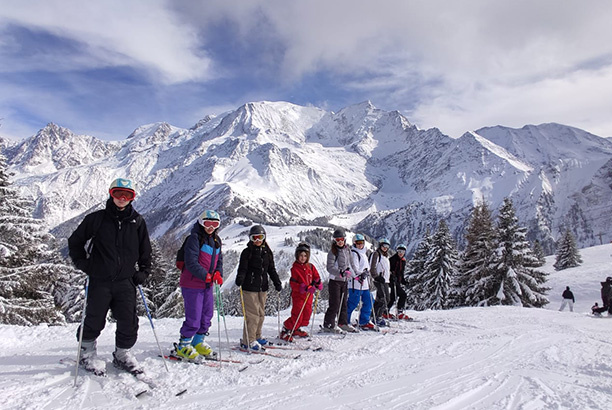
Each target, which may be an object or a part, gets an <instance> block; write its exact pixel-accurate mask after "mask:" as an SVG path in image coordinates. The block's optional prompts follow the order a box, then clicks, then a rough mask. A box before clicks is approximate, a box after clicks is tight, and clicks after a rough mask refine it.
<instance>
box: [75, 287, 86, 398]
mask: <svg viewBox="0 0 612 410" xmlns="http://www.w3.org/2000/svg"><path fill="white" fill-rule="evenodd" d="M88 294H89V275H87V279H86V280H85V299H84V300H83V314H82V315H81V327H80V328H79V350H77V360H76V368H75V369H74V387H76V385H77V378H78V377H79V362H80V361H81V346H82V344H83V327H85V313H86V312H87V295H88Z"/></svg>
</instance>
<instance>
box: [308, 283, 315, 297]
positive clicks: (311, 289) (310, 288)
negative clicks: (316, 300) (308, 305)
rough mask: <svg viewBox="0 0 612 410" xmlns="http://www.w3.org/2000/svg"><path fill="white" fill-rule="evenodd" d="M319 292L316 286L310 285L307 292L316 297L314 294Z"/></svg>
mask: <svg viewBox="0 0 612 410" xmlns="http://www.w3.org/2000/svg"><path fill="white" fill-rule="evenodd" d="M316 291H317V288H315V287H314V286H312V285H310V286H308V287H307V288H306V292H308V293H310V294H311V295H314V293H315V292H316Z"/></svg>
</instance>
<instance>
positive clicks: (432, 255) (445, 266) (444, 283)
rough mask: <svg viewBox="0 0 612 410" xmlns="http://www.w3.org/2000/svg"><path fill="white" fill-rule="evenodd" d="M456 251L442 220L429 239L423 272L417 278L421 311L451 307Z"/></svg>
mask: <svg viewBox="0 0 612 410" xmlns="http://www.w3.org/2000/svg"><path fill="white" fill-rule="evenodd" d="M457 260H458V255H457V249H456V248H455V243H454V241H453V238H452V236H451V234H450V231H449V229H448V225H447V224H446V222H444V221H443V220H442V221H440V224H439V225H438V230H437V231H436V233H435V234H434V235H433V236H432V238H431V243H430V249H429V253H428V255H427V260H426V261H425V264H424V266H423V272H422V273H421V275H420V276H419V277H418V282H420V283H421V284H422V287H423V291H424V295H423V296H424V297H423V300H422V301H421V306H420V307H421V309H448V308H450V307H452V295H453V286H454V285H455V281H456V279H457Z"/></svg>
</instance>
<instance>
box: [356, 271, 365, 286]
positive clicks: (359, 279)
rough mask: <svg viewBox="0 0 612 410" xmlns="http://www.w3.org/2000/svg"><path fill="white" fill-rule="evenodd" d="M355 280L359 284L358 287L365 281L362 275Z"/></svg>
mask: <svg viewBox="0 0 612 410" xmlns="http://www.w3.org/2000/svg"><path fill="white" fill-rule="evenodd" d="M355 279H357V282H359V284H360V285H363V281H364V280H365V276H364V275H363V273H362V274H361V275H359V276H357V277H356V278H355Z"/></svg>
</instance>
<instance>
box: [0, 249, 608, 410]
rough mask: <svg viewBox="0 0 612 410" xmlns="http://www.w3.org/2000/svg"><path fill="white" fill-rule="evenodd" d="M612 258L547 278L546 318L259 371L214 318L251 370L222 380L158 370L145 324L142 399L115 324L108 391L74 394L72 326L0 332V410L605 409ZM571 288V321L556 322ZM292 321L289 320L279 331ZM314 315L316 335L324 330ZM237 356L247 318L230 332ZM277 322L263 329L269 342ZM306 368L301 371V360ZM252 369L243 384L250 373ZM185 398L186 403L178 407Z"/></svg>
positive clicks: (389, 342)
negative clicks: (606, 286)
mask: <svg viewBox="0 0 612 410" xmlns="http://www.w3.org/2000/svg"><path fill="white" fill-rule="evenodd" d="M611 254H612V245H609V244H608V245H602V246H597V247H593V248H587V249H583V250H581V255H582V257H583V259H584V263H583V265H582V266H581V267H578V268H574V269H568V270H565V271H562V272H554V270H553V269H552V263H553V262H554V258H553V257H550V258H548V262H547V264H546V266H545V268H544V270H546V271H547V272H550V273H551V275H550V278H549V283H548V285H549V286H550V287H551V291H550V300H551V303H550V305H548V306H547V308H545V309H526V308H515V307H489V308H462V309H455V310H450V311H425V312H409V313H410V314H411V315H413V316H415V317H416V318H417V319H418V321H415V322H409V323H408V322H403V323H397V322H393V323H392V327H391V329H394V330H392V332H395V333H392V332H389V333H387V334H378V333H363V332H362V333H359V334H355V335H347V336H346V337H345V338H342V339H340V338H338V337H337V336H323V335H320V336H319V335H314V336H313V337H312V341H310V342H308V341H301V342H300V343H301V345H302V346H311V347H322V350H321V351H288V350H280V349H275V350H269V351H270V352H273V353H274V354H277V355H286V356H287V358H279V357H271V356H264V357H263V359H264V360H263V362H261V363H257V364H250V362H255V361H257V360H259V359H261V358H262V356H260V355H258V356H255V355H250V356H249V355H247V354H244V353H241V352H237V351H232V350H230V349H228V345H227V339H226V334H225V331H224V330H223V321H221V330H222V332H221V334H219V332H218V330H219V326H218V323H217V319H216V317H215V319H214V324H213V327H212V328H211V334H210V336H209V337H208V342H209V343H211V344H212V345H213V347H215V348H218V344H219V339H220V341H221V355H222V357H223V358H230V357H231V358H232V359H234V360H240V361H243V362H244V363H241V364H240V363H223V364H222V366H221V367H209V366H207V365H201V366H197V365H192V364H186V363H168V367H169V370H170V372H169V373H168V372H166V370H165V367H164V364H163V363H162V361H161V359H160V358H159V357H158V348H157V344H156V343H155V338H154V336H153V333H152V330H151V327H150V325H149V322H148V319H146V318H141V323H140V329H141V330H140V334H139V340H138V343H137V344H136V346H135V347H134V352H135V355H136V357H137V358H138V359H139V360H140V361H141V362H142V363H143V364H144V365H145V366H146V369H147V373H148V375H149V376H151V377H152V378H153V379H155V380H156V382H157V384H158V388H157V389H153V390H151V391H149V392H148V393H146V394H144V395H142V396H140V397H138V398H137V397H135V392H137V391H138V390H139V389H141V388H142V386H139V385H138V384H137V383H136V382H135V379H134V378H133V377H132V376H131V375H128V374H121V373H118V372H117V371H116V370H115V369H114V368H113V367H112V364H111V363H110V361H111V359H112V356H111V352H112V350H113V346H114V330H115V329H114V324H111V323H109V324H108V325H107V328H106V329H105V330H104V332H103V333H102V335H101V337H100V339H99V344H98V352H99V355H100V357H101V358H103V359H106V360H107V361H108V365H107V369H108V373H109V375H108V377H106V378H101V377H97V376H91V375H86V374H84V373H83V372H81V373H80V376H79V378H78V381H77V386H76V387H73V383H74V368H73V365H71V364H70V363H69V364H63V363H60V361H61V360H62V359H69V358H72V359H74V358H75V357H76V346H77V344H76V338H75V332H76V328H77V324H71V325H69V326H61V327H48V326H37V327H19V326H7V325H0V408H2V409H4V410H8V409H106V408H109V409H110V408H112V409H173V410H178V409H199V410H202V409H215V410H223V409H257V410H263V409H282V408H287V409H292V410H296V409H317V410H323V409H385V410H388V409H439V410H454V409H457V410H458V409H483V410H484V409H487V410H490V409H509V410H514V409H516V410H518V409H610V408H612V319H608V318H607V317H603V318H593V317H591V316H590V315H589V314H588V312H589V311H590V307H591V305H592V304H593V302H595V301H600V300H599V290H600V285H599V282H600V281H601V280H603V279H605V277H606V276H609V275H611V274H612V272H611V271H612V269H610V262H612V256H611ZM565 286H570V288H571V289H572V291H574V294H575V296H576V305H575V308H574V312H573V313H570V312H569V311H567V310H566V311H564V312H559V311H558V309H559V306H560V303H561V296H560V295H561V292H562V291H563V289H564V288H565ZM288 314H289V311H288V310H287V311H283V312H281V315H280V316H281V320H285V319H286V318H287V315H288ZM322 319H323V315H322V313H319V314H317V316H316V319H315V326H316V327H318V325H319V324H321V323H322ZM226 323H227V329H228V336H229V339H230V342H231V344H235V343H237V341H238V339H239V338H240V335H241V331H242V318H240V317H228V318H227V321H226ZM180 325H181V320H180V319H162V320H157V321H155V328H156V331H157V334H158V336H159V338H160V341H161V343H162V346H163V347H164V348H169V347H170V345H171V343H172V342H174V341H175V340H176V339H177V337H178V329H179V328H180ZM277 331H278V318H277V317H276V316H271V317H268V318H267V319H266V322H265V324H264V335H266V336H270V337H272V336H274V335H275V334H276V333H277ZM296 355H300V356H299V358H297V359H294V358H293V357H294V356H296ZM245 366H248V367H247V368H246V369H245V370H243V371H240V370H242V369H243V368H244V367H245ZM183 389H187V392H186V393H184V394H182V395H180V396H175V394H176V393H177V392H179V391H181V390H183Z"/></svg>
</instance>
